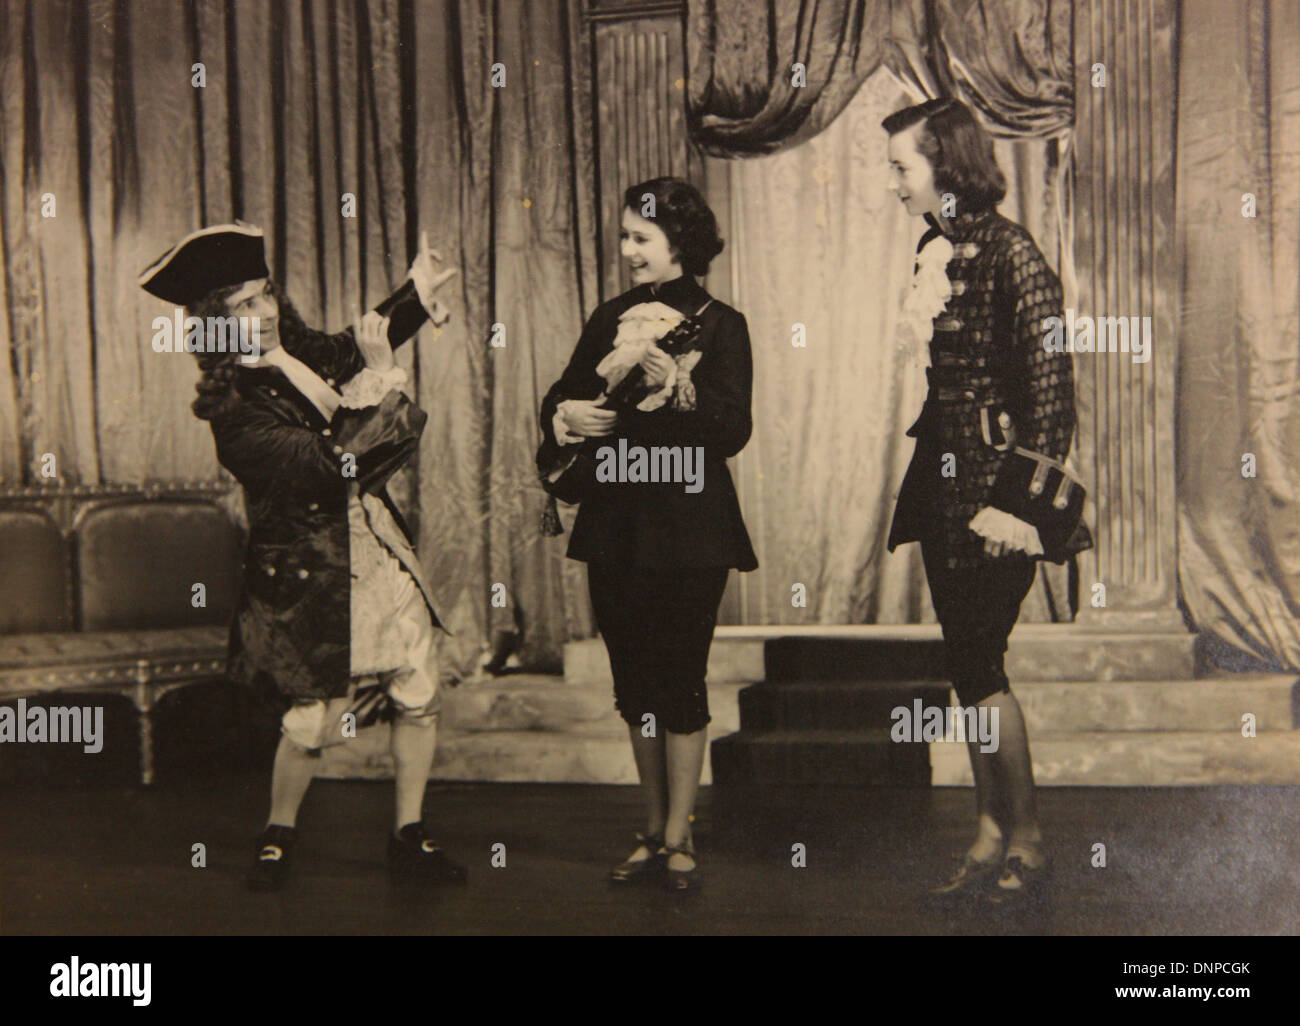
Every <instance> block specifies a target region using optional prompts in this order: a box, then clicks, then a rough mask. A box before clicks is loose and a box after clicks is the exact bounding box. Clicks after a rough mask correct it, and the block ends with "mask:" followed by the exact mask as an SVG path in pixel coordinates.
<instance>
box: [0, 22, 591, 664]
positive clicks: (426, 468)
mask: <svg viewBox="0 0 1300 1026" xmlns="http://www.w3.org/2000/svg"><path fill="white" fill-rule="evenodd" d="M572 10H573V8H572V5H571V4H569V3H565V2H563V0H555V2H552V3H546V4H514V3H502V4H495V3H493V4H485V3H482V2H480V0H462V2H456V0H425V2H418V3H409V2H399V0H312V2H305V0H304V2H299V3H290V2H278V0H187V2H180V3H178V2H175V0H90V2H83V0H40V2H34V0H3V3H0V241H2V243H3V245H0V282H2V283H3V287H0V332H3V335H2V336H0V353H2V354H3V355H4V357H5V358H4V359H3V360H0V480H3V482H4V483H6V484H10V485H12V484H24V483H40V482H41V480H42V478H41V477H40V473H39V472H40V467H41V457H42V455H43V454H44V453H52V454H53V455H54V456H55V459H56V465H57V470H58V473H59V476H60V477H61V478H62V479H63V480H64V481H65V482H66V483H80V484H99V483H113V484H139V483H142V482H144V481H146V480H150V479H161V480H171V481H174V480H177V479H196V478H197V479H214V478H215V477H217V476H218V474H219V473H220V471H219V468H218V466H217V464H216V461H215V455H214V452H213V446H212V440H211V436H210V434H209V432H208V431H207V428H206V426H205V425H203V424H202V423H200V422H199V421H197V420H195V419H194V418H193V416H192V415H191V414H190V411H189V404H190V401H191V400H192V399H193V397H194V390H193V385H194V381H195V380H196V378H197V369H196V367H195V364H194V360H193V358H192V357H190V356H188V355H185V354H175V353H171V354H159V353H155V352H154V351H153V350H152V348H151V346H150V339H151V337H152V332H151V330H150V323H151V321H152V319H153V318H154V317H155V316H157V315H159V314H162V313H167V310H166V308H165V307H163V306H162V304H160V303H158V302H157V301H156V300H154V299H153V298H152V297H150V296H148V295H146V294H145V293H144V292H142V291H141V290H140V289H139V287H138V286H137V285H136V275H137V272H138V271H139V270H140V269H141V268H142V267H144V266H145V265H146V264H147V263H149V262H150V261H151V260H152V259H153V258H155V257H156V256H158V255H159V254H160V253H161V252H162V251H163V250H164V249H165V248H166V247H168V246H169V245H171V244H172V243H173V242H174V241H176V240H177V239H178V238H180V237H181V236H182V235H184V234H185V233H187V232H189V231H191V230H193V229H194V228H196V227H198V226H200V225H202V224H206V223H213V222H219V221H225V220H230V219H232V218H242V219H244V220H247V221H251V222H254V223H256V224H259V225H261V226H262V227H263V228H264V229H265V230H266V233H267V243H268V250H269V254H268V255H269V262H270V266H271V269H272V275H273V276H274V277H275V278H276V279H278V280H279V281H281V282H282V283H284V284H285V285H286V287H287V289H288V292H289V295H290V297H291V298H292V299H293V301H294V303H295V304H296V305H297V306H298V308H299V309H300V311H301V312H302V313H303V315H304V316H305V318H306V319H307V321H308V322H309V323H312V324H317V325H320V326H322V327H326V328H328V329H330V330H337V329H338V328H340V327H342V326H343V325H345V324H347V323H349V322H350V321H351V320H352V319H354V318H355V317H356V316H357V314H358V313H359V312H360V311H362V310H364V309H365V308H367V307H368V306H371V305H373V304H374V303H376V302H377V301H378V300H380V299H382V298H383V297H384V295H386V294H387V292H388V291H389V290H390V288H392V287H394V286H395V285H396V284H397V283H398V282H399V281H400V280H401V278H402V277H403V276H404V274H405V271H406V268H407V265H408V262H409V257H410V255H411V253H412V252H413V250H414V245H415V242H416V238H417V236H418V232H419V230H420V229H421V228H425V229H428V230H429V232H430V236H431V240H432V243H433V245H434V246H435V247H436V248H438V249H440V250H441V252H442V254H443V256H444V258H446V259H447V260H448V261H449V262H452V263H455V264H457V265H458V266H459V267H460V268H461V274H460V276H459V278H457V279H455V280H453V282H452V283H451V285H450V286H449V287H448V288H447V289H446V290H445V302H447V303H448V305H449V306H450V308H451V309H452V312H453V318H452V321H451V323H450V324H449V325H448V326H447V327H445V328H444V329H442V330H441V331H436V330H435V329H433V328H431V327H428V328H425V329H424V331H423V332H421V335H420V337H419V338H418V340H417V341H416V342H415V343H413V344H411V345H409V346H408V347H406V348H405V349H404V350H403V351H402V352H401V355H400V356H399V361H400V362H402V363H403V364H405V365H406V366H407V367H408V368H410V369H412V370H413V371H414V372H415V380H414V389H415V391H416V392H417V394H418V399H419V402H420V404H421V405H422V406H423V407H424V409H425V410H427V411H428V412H429V424H428V427H427V429H426V432H425V436H424V442H423V444H422V446H421V450H420V458H419V465H418V468H414V467H413V468H411V470H410V472H408V473H407V474H406V475H405V476H404V478H402V479H401V480H399V481H398V483H397V486H396V487H395V489H394V491H395V493H396V497H397V499H398V502H399V504H401V505H403V506H404V507H405V508H406V509H408V510H410V511H411V512H412V514H414V515H415V516H413V520H414V519H416V518H418V524H419V547H420V552H421V556H422V558H423V559H424V560H425V562H426V565H427V567H428V569H429V571H430V577H431V579H432V580H433V581H434V582H435V587H437V589H438V591H439V597H440V600H441V606H442V611H443V612H444V614H445V615H444V619H445V620H447V621H448V622H449V624H450V626H451V628H452V629H453V630H454V631H456V634H457V636H456V638H455V639H454V640H452V641H451V642H450V643H449V645H448V654H449V655H450V657H451V659H452V661H453V662H456V663H459V664H460V665H461V666H462V668H465V667H467V666H468V665H469V664H470V663H472V662H473V661H474V660H475V659H476V658H477V655H478V649H479V646H480V645H481V644H482V643H483V642H484V641H485V640H486V639H487V637H488V636H489V634H490V631H491V629H492V628H493V627H501V626H513V625H514V624H516V623H522V624H523V625H524V627H525V629H526V636H527V639H528V642H529V646H530V649H531V651H532V652H533V653H534V654H536V653H549V654H550V655H551V656H552V657H554V656H555V655H557V654H558V651H559V647H560V644H561V642H562V641H563V639H564V638H565V637H566V636H567V633H568V626H567V624H566V620H565V614H564V608H565V606H564V603H563V602H562V601H559V600H558V592H559V583H558V582H559V576H560V575H559V574H558V573H557V572H556V570H555V566H554V564H555V562H556V556H555V554H554V552H553V551H552V550H553V548H554V545H553V543H550V542H548V540H547V539H544V538H542V537H541V536H540V535H539V532H538V531H537V528H536V524H537V519H538V514H539V512H540V509H541V497H542V496H541V492H540V489H539V488H537V486H536V482H535V479H534V477H533V474H532V471H531V461H532V452H533V448H534V447H535V444H536V436H537V432H536V427H535V424H534V421H535V414H536V410H537V408H538V405H539V403H540V398H541V394H542V393H543V391H544V390H545V388H546V387H547V386H548V385H549V384H550V382H551V381H552V380H554V378H556V377H558V375H559V372H560V370H561V369H562V367H563V365H564V362H565V360H566V359H567V357H568V355H569V352H570V351H571V349H572V346H573V344H574V341H575V339H576V337H577V334H578V330H579V328H580V326H581V322H582V318H583V315H584V314H585V313H587V312H589V311H590V308H591V306H593V305H594V303H595V301H596V298H595V290H594V273H593V271H592V269H591V268H590V266H588V263H589V259H590V255H589V253H588V252H587V249H588V248H589V246H590V245H591V244H593V243H594V238H595V230H594V227H593V225H594V216H593V214H592V209H593V208H592V201H591V198H590V195H589V193H590V191H591V185H590V183H591V182H593V181H594V177H595V176H594V171H593V169H592V166H591V155H590V152H589V147H585V148H584V146H583V145H582V144H581V133H580V132H577V131H576V130H575V125H576V124H577V123H578V122H577V121H576V120H575V119H576V117H577V115H575V113H574V110H573V108H572V104H571V102H570V89H569V82H570V69H571V67H572V66H573V64H574V63H575V58H574V53H573V46H574V40H575V39H576V38H579V35H580V34H579V33H578V32H576V31H575V30H574V26H573V19H572ZM494 62H499V64H500V69H499V70H500V73H501V74H503V75H504V81H503V82H502V81H501V80H500V79H498V84H497V85H494V84H493V80H492V72H493V70H494V69H493V64H494ZM199 64H201V65H202V68H201V69H200V68H196V65H199ZM349 197H350V198H351V199H352V200H354V209H345V203H347V202H348V199H349ZM48 213H53V215H54V216H43V214H48ZM349 215H352V216H349ZM587 240H593V243H588V242H587ZM494 326H497V327H496V329H495V330H494ZM494 338H495V340H496V341H497V342H498V343H499V345H498V347H494V346H493V345H492V344H491V342H490V340H491V339H494ZM417 486H418V494H417V493H416V492H415V491H414V489H415V488H416V487H417ZM494 586H498V587H495V589H494ZM494 595H495V597H496V599H497V601H496V602H495V603H494V602H493V598H494ZM494 617H495V618H496V619H493V618H494Z"/></svg>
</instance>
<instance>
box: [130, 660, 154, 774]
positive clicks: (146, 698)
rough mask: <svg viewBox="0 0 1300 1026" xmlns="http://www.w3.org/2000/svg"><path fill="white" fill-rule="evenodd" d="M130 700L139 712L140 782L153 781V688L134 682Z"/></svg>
mask: <svg viewBox="0 0 1300 1026" xmlns="http://www.w3.org/2000/svg"><path fill="white" fill-rule="evenodd" d="M131 700H132V701H133V702H134V703H135V707H136V710H137V711H138V712H139V714H140V783H141V784H143V785H144V786H145V787H148V786H149V785H150V784H152V783H153V690H152V689H151V688H150V687H149V685H148V684H147V683H145V682H144V681H140V682H139V683H137V684H136V686H135V689H134V693H133V694H132V696H131Z"/></svg>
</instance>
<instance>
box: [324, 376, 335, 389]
mask: <svg viewBox="0 0 1300 1026" xmlns="http://www.w3.org/2000/svg"><path fill="white" fill-rule="evenodd" d="M325 384H327V385H329V386H330V388H333V387H334V379H333V378H326V379H325Z"/></svg>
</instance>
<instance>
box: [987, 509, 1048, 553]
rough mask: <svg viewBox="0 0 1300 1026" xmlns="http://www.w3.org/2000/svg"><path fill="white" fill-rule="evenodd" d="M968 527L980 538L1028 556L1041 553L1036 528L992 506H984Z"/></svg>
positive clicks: (1041, 546)
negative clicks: (999, 543) (998, 543)
mask: <svg viewBox="0 0 1300 1026" xmlns="http://www.w3.org/2000/svg"><path fill="white" fill-rule="evenodd" d="M970 529H971V530H972V531H974V532H975V533H976V534H978V535H979V536H980V537H981V538H987V539H989V541H995V542H1001V543H1002V544H1003V545H1006V546H1008V547H1009V548H1012V549H1014V550H1016V551H1017V552H1024V553H1026V554H1028V555H1030V556H1041V555H1042V554H1043V543H1042V541H1041V540H1040V539H1039V537H1038V528H1036V527H1035V526H1034V525H1033V524H1027V523H1025V522H1024V521H1023V520H1021V519H1020V518H1019V517H1013V516H1012V515H1011V514H1010V513H1006V512H1004V511H1002V510H1000V509H994V508H993V507H992V506H985V507H984V508H983V509H982V510H980V511H979V512H978V513H976V514H975V516H974V517H973V518H972V520H971V522H970Z"/></svg>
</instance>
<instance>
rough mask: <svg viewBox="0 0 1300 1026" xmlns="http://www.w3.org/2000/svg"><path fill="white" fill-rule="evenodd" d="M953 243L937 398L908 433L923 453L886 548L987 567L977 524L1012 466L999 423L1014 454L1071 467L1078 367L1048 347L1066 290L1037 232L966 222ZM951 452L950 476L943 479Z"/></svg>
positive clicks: (984, 216) (977, 219) (987, 216)
mask: <svg viewBox="0 0 1300 1026" xmlns="http://www.w3.org/2000/svg"><path fill="white" fill-rule="evenodd" d="M926 220H927V221H929V223H930V230H929V231H927V232H926V234H925V235H924V236H922V238H921V242H920V245H919V246H918V251H919V249H920V248H922V247H924V246H925V245H926V243H928V242H929V241H930V240H931V239H933V238H935V237H936V236H937V235H939V234H940V229H939V227H938V225H937V224H936V223H935V221H934V219H933V218H931V217H930V216H929V215H927V217H926ZM948 238H949V241H950V242H951V243H952V246H953V257H952V260H951V261H950V262H949V263H948V268H947V274H948V279H949V281H950V283H951V285H952V297H951V298H950V299H949V300H948V304H947V306H946V308H945V309H944V311H943V313H941V314H940V315H939V316H938V317H936V318H935V319H934V335H933V336H932V338H931V340H930V363H931V366H930V369H929V370H928V371H927V376H928V378H929V384H930V389H929V393H928V394H927V396H926V400H925V406H924V407H923V408H922V411H921V415H920V417H919V418H918V419H917V421H916V423H915V424H913V425H912V427H911V428H909V429H908V432H907V433H908V434H909V435H911V436H912V437H914V438H915V439H916V451H915V453H914V454H913V456H912V462H911V464H910V465H909V466H908V468H907V474H906V475H905V476H904V478H903V485H902V487H901V489H900V491H899V495H898V502H897V505H896V506H895V509H894V521H893V525H892V527H891V529H890V532H889V549H890V551H891V552H892V551H893V549H894V548H895V547H896V546H898V545H901V544H903V543H905V542H909V541H920V540H921V539H922V538H923V537H928V538H929V539H930V540H931V541H932V542H937V543H939V544H941V545H942V547H943V551H944V558H945V560H946V563H947V565H948V567H949V568H951V569H956V568H958V567H967V568H969V567H974V566H978V565H980V564H981V563H983V562H984V561H985V560H986V559H988V558H989V557H986V556H985V555H984V552H983V545H984V543H983V539H982V538H980V537H979V536H978V535H977V534H975V532H973V531H972V530H971V529H970V527H969V524H970V521H971V518H972V517H974V516H975V514H976V513H977V512H978V511H979V510H980V509H981V508H982V507H984V506H987V505H989V501H990V497H991V494H992V491H993V484H994V481H995V480H996V478H997V474H998V470H999V468H1000V467H1001V466H1002V461H1003V459H1004V458H1005V456H1006V453H1005V452H1004V451H1000V450H999V449H997V448H995V443H997V442H999V441H1001V439H1000V438H999V437H998V436H997V423H998V415H999V414H1000V413H1003V412H1006V413H1008V414H1010V416H1011V420H1012V423H1013V425H1014V429H1015V433H1016V445H1017V446H1019V447H1020V448H1024V449H1028V450H1031V451H1033V452H1038V453H1042V454H1044V455H1046V456H1050V457H1051V458H1052V459H1055V460H1063V459H1064V458H1065V456H1066V453H1067V452H1068V451H1069V449H1070V441H1071V438H1072V436H1073V434H1074V426H1075V410H1074V368H1073V363H1072V358H1071V356H1070V354H1069V353H1053V352H1048V351H1047V350H1045V349H1044V346H1043V339H1044V334H1045V333H1044V328H1043V319H1044V318H1045V317H1050V316H1055V317H1063V312H1062V298H1061V283H1060V280H1059V279H1058V278H1057V276H1056V274H1055V272H1053V271H1052V269H1051V268H1050V267H1049V266H1048V265H1047V261H1046V260H1044V259H1043V255H1042V253H1041V252H1040V251H1039V249H1038V247H1037V245H1035V244H1034V240H1033V238H1032V237H1031V236H1030V234H1029V232H1027V231H1026V230H1025V229H1024V228H1022V227H1021V226H1020V225H1018V224H1016V223H1014V222H1013V221H1009V220H1007V219H1006V218H1005V217H1003V216H1002V215H1001V214H998V213H997V212H996V211H993V210H987V211H981V212H978V213H966V214H962V215H960V216H959V217H958V218H957V219H956V220H955V221H954V222H953V225H952V232H951V234H950V235H949V236H948ZM986 430H987V431H988V432H989V434H988V435H987V436H986ZM948 453H951V454H952V455H953V457H955V468H954V469H955V474H954V475H953V476H945V475H944V473H943V470H944V464H945V459H944V457H945V455H946V454H948Z"/></svg>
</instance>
